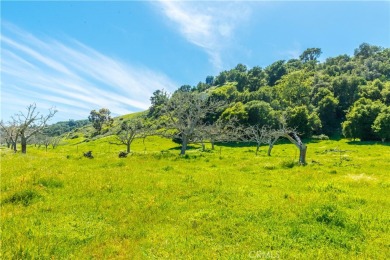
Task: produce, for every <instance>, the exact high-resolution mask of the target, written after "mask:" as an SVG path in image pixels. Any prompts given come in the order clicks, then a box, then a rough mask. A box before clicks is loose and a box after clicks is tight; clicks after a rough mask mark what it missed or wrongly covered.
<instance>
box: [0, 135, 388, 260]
mask: <svg viewBox="0 0 390 260" xmlns="http://www.w3.org/2000/svg"><path fill="white" fill-rule="evenodd" d="M111 139H112V137H105V138H101V139H97V140H95V141H89V142H83V140H84V138H83V137H78V138H74V139H65V140H63V142H62V145H60V146H58V147H57V148H56V149H49V150H48V151H45V149H44V148H42V147H41V148H37V147H33V146H30V147H28V150H27V154H26V155H23V154H20V153H17V154H14V153H12V151H11V150H9V149H6V148H3V149H1V255H0V258H2V259H49V258H50V259H91V258H93V259H149V258H168V259H210V258H211V259H215V258H221V259H251V258H253V259H255V258H257V259H261V258H262V259H276V258H278V259H317V258H319V259H386V258H387V259H388V258H389V256H390V232H389V231H390V210H389V209H390V197H389V190H390V178H389V174H390V146H389V144H388V143H387V144H381V143H358V142H356V143H354V142H348V141H347V140H340V141H316V142H314V141H313V142H308V154H307V161H308V165H307V166H298V165H296V164H295V161H297V160H298V150H297V149H296V148H295V146H294V145H293V144H291V143H287V142H286V143H283V142H279V143H277V144H276V145H275V147H274V149H273V154H272V157H268V156H267V155H266V150H267V147H262V148H261V150H260V153H259V155H258V156H255V147H253V146H249V145H243V144H240V145H227V144H221V145H219V146H216V149H215V150H214V151H210V150H207V151H201V149H200V147H199V146H197V145H192V146H191V147H190V148H191V149H190V150H189V151H188V153H187V155H185V156H179V155H178V154H179V148H178V147H177V145H176V144H174V143H172V142H171V141H170V140H168V139H162V138H159V137H150V138H147V139H146V140H145V143H143V142H142V140H136V141H135V143H134V144H133V145H132V151H133V153H132V154H131V155H129V156H128V157H127V158H118V152H119V151H122V150H124V149H125V146H123V145H122V146H119V145H114V144H110V143H109V142H110V140H111ZM111 141H112V140H111ZM208 148H209V146H208ZM89 150H91V151H92V152H93V155H94V157H95V158H94V159H87V158H85V157H83V152H86V151H89Z"/></svg>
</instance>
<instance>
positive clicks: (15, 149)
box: [12, 142, 18, 153]
mask: <svg viewBox="0 0 390 260" xmlns="http://www.w3.org/2000/svg"><path fill="white" fill-rule="evenodd" d="M12 149H13V150H14V152H15V153H16V152H17V151H18V149H17V148H16V142H12Z"/></svg>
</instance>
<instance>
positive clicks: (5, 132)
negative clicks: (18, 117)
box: [0, 120, 20, 153]
mask: <svg viewBox="0 0 390 260" xmlns="http://www.w3.org/2000/svg"><path fill="white" fill-rule="evenodd" d="M0 128H1V136H2V137H3V138H4V140H5V142H6V143H7V147H8V148H11V149H13V150H14V152H15V153H16V151H17V148H16V144H17V142H18V139H19V137H20V133H19V131H18V127H17V125H16V122H15V120H14V121H13V122H9V123H8V125H6V124H5V123H4V122H3V121H0Z"/></svg>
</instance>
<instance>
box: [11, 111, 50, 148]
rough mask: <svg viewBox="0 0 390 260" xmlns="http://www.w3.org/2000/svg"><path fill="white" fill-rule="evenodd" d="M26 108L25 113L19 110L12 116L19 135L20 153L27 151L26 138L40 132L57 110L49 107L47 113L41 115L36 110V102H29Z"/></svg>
mask: <svg viewBox="0 0 390 260" xmlns="http://www.w3.org/2000/svg"><path fill="white" fill-rule="evenodd" d="M26 109H27V112H26V113H23V112H19V114H16V115H15V116H14V117H12V119H13V121H14V122H15V123H16V127H17V129H18V132H19V135H20V142H21V145H22V153H26V152H27V142H28V140H29V139H30V138H31V137H32V136H34V135H36V134H37V133H40V132H42V130H43V129H44V128H45V127H46V124H47V122H48V121H49V120H50V119H51V118H52V117H53V116H54V115H55V114H56V113H57V110H55V109H52V108H50V109H49V114H47V115H42V114H41V113H40V112H38V111H36V109H37V106H36V104H31V105H29V106H28V107H27V108H26Z"/></svg>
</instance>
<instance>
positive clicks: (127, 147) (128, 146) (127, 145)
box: [126, 143, 130, 153]
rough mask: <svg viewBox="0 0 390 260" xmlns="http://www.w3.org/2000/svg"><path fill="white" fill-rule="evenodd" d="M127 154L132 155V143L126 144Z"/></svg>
mask: <svg viewBox="0 0 390 260" xmlns="http://www.w3.org/2000/svg"><path fill="white" fill-rule="evenodd" d="M126 152H127V153H130V143H127V144H126Z"/></svg>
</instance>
